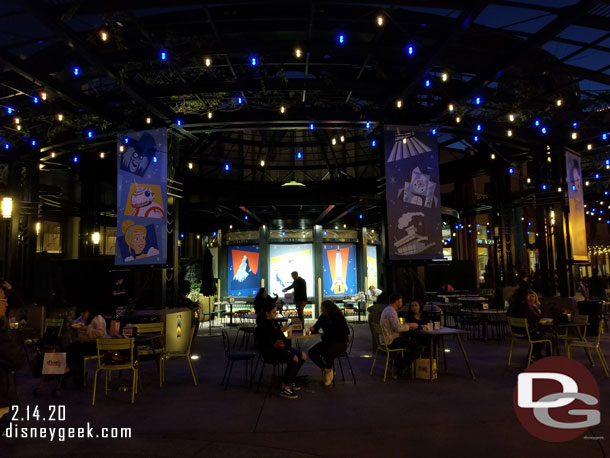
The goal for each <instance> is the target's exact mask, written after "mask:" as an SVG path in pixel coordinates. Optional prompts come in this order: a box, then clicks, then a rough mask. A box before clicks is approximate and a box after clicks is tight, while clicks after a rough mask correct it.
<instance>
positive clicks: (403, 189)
mask: <svg viewBox="0 0 610 458" xmlns="http://www.w3.org/2000/svg"><path fill="white" fill-rule="evenodd" d="M384 141H385V174H386V203H387V227H388V243H389V251H390V259H392V260H416V259H434V258H442V257H443V252H442V243H441V231H442V228H441V210H440V182H439V174H438V145H437V141H436V136H435V135H432V132H431V129H430V128H428V127H421V128H420V127H408V126H391V125H387V126H385V132H384Z"/></svg>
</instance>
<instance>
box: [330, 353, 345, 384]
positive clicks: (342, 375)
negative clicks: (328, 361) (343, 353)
mask: <svg viewBox="0 0 610 458" xmlns="http://www.w3.org/2000/svg"><path fill="white" fill-rule="evenodd" d="M337 361H339V369H341V380H343V381H344V382H345V375H344V374H343V364H341V358H340V357H339V358H337ZM334 373H335V364H334V361H333V374H334ZM333 377H334V375H333Z"/></svg>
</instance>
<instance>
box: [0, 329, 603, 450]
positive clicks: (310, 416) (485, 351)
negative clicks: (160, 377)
mask: <svg viewBox="0 0 610 458" xmlns="http://www.w3.org/2000/svg"><path fill="white" fill-rule="evenodd" d="M234 332H235V330H234V329H231V330H230V333H232V335H234V334H233V333H234ZM355 333H356V338H355V343H354V347H353V350H352V356H351V359H352V365H353V366H354V370H355V372H356V378H357V382H358V383H357V384H356V385H354V384H353V382H352V381H351V379H350V378H349V374H346V376H347V377H346V381H345V383H343V382H341V380H340V378H339V380H338V381H337V386H336V387H335V388H333V387H323V386H321V385H320V383H319V370H318V369H317V368H316V367H315V366H314V365H313V364H312V363H311V362H307V363H306V364H305V366H304V367H303V370H302V372H301V373H302V375H307V376H308V377H307V380H306V384H304V386H303V389H302V390H301V391H300V395H299V399H298V400H289V399H284V398H280V397H279V396H278V395H277V392H276V390H274V391H273V393H272V395H271V396H266V390H265V389H264V388H261V392H259V393H255V392H254V391H253V390H251V389H250V388H249V387H247V386H246V385H245V383H244V377H243V374H244V371H243V364H240V365H236V366H235V370H234V372H233V376H232V380H231V385H230V387H229V389H228V390H227V391H225V390H224V389H223V388H222V387H221V385H220V383H219V382H220V379H221V377H222V373H223V370H224V363H225V359H224V353H223V350H222V339H221V338H219V337H207V336H206V335H207V328H205V329H202V330H201V331H200V336H198V337H197V338H196V339H195V343H194V353H196V354H198V355H199V356H200V359H199V360H197V361H194V363H195V367H196V369H197V372H198V374H199V385H198V386H196V387H195V386H193V382H192V379H191V376H190V373H189V370H188V367H187V365H186V361H185V360H184V359H183V360H175V361H170V362H168V363H167V383H166V386H165V387H164V388H159V387H158V384H157V375H156V368H155V365H154V363H153V362H148V363H146V364H143V367H142V370H141V377H142V382H143V384H144V389H143V392H142V393H140V394H138V395H137V397H136V403H135V405H130V404H129V393H125V392H120V391H112V392H111V393H110V394H109V396H108V397H104V395H103V389H99V388H98V398H97V400H96V405H95V406H91V392H92V388H91V385H92V382H91V378H90V379H89V382H90V383H89V386H88V387H87V388H85V389H83V390H74V389H72V386H71V383H68V384H67V386H66V389H64V390H63V392H62V396H61V397H60V398H54V397H52V396H51V394H50V391H51V386H48V387H46V388H45V390H44V393H43V395H42V396H40V397H39V398H34V397H33V395H32V393H31V391H32V389H33V388H34V386H36V383H37V381H35V380H33V379H32V378H31V377H30V374H29V371H27V370H25V369H23V370H22V371H21V372H20V373H19V374H18V375H19V377H18V383H19V392H20V397H21V401H22V404H23V405H22V409H24V408H25V407H26V406H28V405H29V406H30V409H33V407H34V406H35V405H37V406H38V407H39V410H40V412H41V417H42V416H43V415H44V414H45V412H47V411H48V406H49V405H50V404H65V405H66V420H65V421H64V422H55V423H54V424H53V426H55V427H66V428H68V427H80V426H85V425H86V423H87V422H90V423H91V426H93V427H94V428H102V427H131V428H132V438H131V439H66V440H65V441H64V442H58V441H57V439H55V441H53V442H50V441H49V440H48V439H47V440H43V439H33V440H30V439H27V440H26V439H10V440H5V441H3V442H0V456H2V457H39V456H44V457H64V458H65V457H82V456H87V457H88V458H95V457H104V458H108V457H109V456H112V457H123V456H124V457H129V458H139V457H151V456H159V457H199V456H205V457H208V458H215V457H233V458H239V457H282V458H288V457H405V456H408V457H410V458H411V457H436V456H440V457H469V458H478V457H481V458H503V457H506V458H519V457H524V458H525V457H536V458H541V457H553V458H560V457H570V458H593V457H602V456H605V455H604V454H603V450H602V448H603V449H606V450H610V446H608V444H607V441H608V440H610V396H608V394H609V393H610V390H609V387H610V384H609V381H608V379H606V378H605V377H604V375H603V372H602V369H601V366H600V365H599V363H596V365H595V367H593V368H592V369H591V370H592V373H593V375H594V376H595V378H596V380H597V381H598V384H599V387H600V393H601V417H602V423H601V425H599V426H597V427H595V428H594V432H595V435H596V436H604V437H605V439H604V440H599V441H593V440H585V439H583V438H578V439H574V440H572V441H569V442H566V443H559V444H557V443H547V442H543V441H541V440H539V439H537V438H535V437H533V436H531V435H530V434H529V433H528V432H526V431H525V430H524V429H523V428H522V427H521V425H520V424H519V422H518V420H517V418H516V416H515V413H514V410H513V403H512V396H513V390H514V387H515V383H516V379H517V375H518V374H519V372H520V370H521V369H522V367H521V366H519V364H521V363H522V362H523V361H524V360H525V349H524V348H523V347H519V348H518V349H517V351H516V358H515V359H514V362H513V367H511V368H507V366H506V358H507V355H508V343H495V342H493V343H492V342H487V343H482V342H466V349H467V352H468V355H469V357H470V360H471V363H472V365H473V368H474V370H475V373H476V375H477V380H476V381H473V380H472V379H471V378H470V376H469V374H468V372H467V370H466V367H465V365H464V361H463V359H462V355H461V354H460V352H459V348H458V347H457V345H456V343H454V342H453V339H448V342H447V346H448V348H449V349H450V350H451V351H450V353H449V354H448V362H449V371H448V373H447V374H444V373H442V372H441V374H440V375H439V379H438V380H436V381H434V382H433V383H430V382H428V381H423V380H411V379H399V380H392V379H391V378H389V379H388V381H387V382H385V383H384V382H383V380H382V377H383V369H382V367H381V366H379V365H378V366H377V367H376V369H375V374H374V375H373V376H371V375H369V370H370V367H371V363H372V359H370V356H371V350H370V340H371V339H370V333H369V328H368V325H366V324H365V323H363V324H357V325H355ZM311 344H313V342H312V343H311ZM311 344H309V343H308V344H307V346H308V345H311ZM604 348H605V353H606V354H607V355H608V356H610V341H604ZM576 358H577V359H578V360H579V361H581V362H583V363H585V361H586V359H585V357H584V355H583V354H581V352H578V353H577V354H576ZM516 363H517V364H516ZM92 367H93V363H91V366H90V368H92ZM267 380H268V379H267ZM265 388H266V386H265ZM22 411H23V410H22ZM22 426H30V427H31V426H50V424H48V423H44V422H42V421H41V422H38V423H36V422H30V423H27V424H23V425H22ZM96 431H97V430H96Z"/></svg>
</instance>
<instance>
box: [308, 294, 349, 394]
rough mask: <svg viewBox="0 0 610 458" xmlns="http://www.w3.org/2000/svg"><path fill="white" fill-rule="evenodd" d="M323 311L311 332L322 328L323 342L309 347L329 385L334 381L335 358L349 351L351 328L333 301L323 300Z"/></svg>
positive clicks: (325, 384) (313, 359)
mask: <svg viewBox="0 0 610 458" xmlns="http://www.w3.org/2000/svg"><path fill="white" fill-rule="evenodd" d="M321 312H322V313H321V314H320V318H318V321H316V324H314V325H313V326H312V327H311V333H312V334H316V333H318V332H320V329H322V342H319V343H317V344H315V345H314V346H313V347H311V348H310V349H309V357H310V358H311V360H312V361H313V362H314V363H315V364H316V366H318V367H319V368H320V369H322V371H323V378H322V381H323V383H324V386H329V385H330V384H331V383H332V382H333V377H334V374H333V363H334V360H335V358H336V357H337V356H339V355H342V354H344V353H345V352H346V351H347V342H348V339H349V328H348V327H347V322H346V321H345V317H344V316H343V314H342V313H341V310H339V307H337V305H336V304H335V303H334V302H333V301H324V302H322V307H321Z"/></svg>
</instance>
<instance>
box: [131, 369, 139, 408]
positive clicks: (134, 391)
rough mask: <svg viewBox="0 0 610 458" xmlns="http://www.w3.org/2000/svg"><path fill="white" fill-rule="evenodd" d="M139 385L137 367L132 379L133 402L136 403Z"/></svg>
mask: <svg viewBox="0 0 610 458" xmlns="http://www.w3.org/2000/svg"><path fill="white" fill-rule="evenodd" d="M137 386H138V371H137V369H133V376H132V381H131V403H132V404H134V403H135V402H136V390H137Z"/></svg>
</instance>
